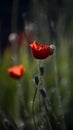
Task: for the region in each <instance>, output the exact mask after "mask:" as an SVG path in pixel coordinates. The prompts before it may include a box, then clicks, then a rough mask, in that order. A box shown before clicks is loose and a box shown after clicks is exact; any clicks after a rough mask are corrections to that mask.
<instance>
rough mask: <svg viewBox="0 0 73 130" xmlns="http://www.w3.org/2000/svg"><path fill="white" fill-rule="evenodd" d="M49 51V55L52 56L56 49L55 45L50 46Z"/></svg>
mask: <svg viewBox="0 0 73 130" xmlns="http://www.w3.org/2000/svg"><path fill="white" fill-rule="evenodd" d="M50 49H51V55H52V54H53V53H54V51H55V49H56V47H55V45H53V44H51V45H50Z"/></svg>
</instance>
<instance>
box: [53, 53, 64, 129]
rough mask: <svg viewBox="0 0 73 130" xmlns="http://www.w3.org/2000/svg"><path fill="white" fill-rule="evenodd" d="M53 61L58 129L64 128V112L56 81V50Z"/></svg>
mask: <svg viewBox="0 0 73 130" xmlns="http://www.w3.org/2000/svg"><path fill="white" fill-rule="evenodd" d="M53 62H54V74H55V89H56V94H55V95H56V98H57V101H58V116H59V120H60V121H59V123H60V130H66V126H65V121H64V114H63V110H62V104H61V96H60V92H59V83H58V73H57V65H56V51H55V52H54V55H53Z"/></svg>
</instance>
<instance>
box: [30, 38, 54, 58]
mask: <svg viewBox="0 0 73 130" xmlns="http://www.w3.org/2000/svg"><path fill="white" fill-rule="evenodd" d="M29 46H30V48H31V50H32V54H33V56H34V57H35V58H36V59H46V58H47V57H48V56H50V55H52V54H53V52H54V48H53V47H52V46H49V45H41V44H38V43H37V42H36V41H34V42H33V43H32V44H30V45H29Z"/></svg>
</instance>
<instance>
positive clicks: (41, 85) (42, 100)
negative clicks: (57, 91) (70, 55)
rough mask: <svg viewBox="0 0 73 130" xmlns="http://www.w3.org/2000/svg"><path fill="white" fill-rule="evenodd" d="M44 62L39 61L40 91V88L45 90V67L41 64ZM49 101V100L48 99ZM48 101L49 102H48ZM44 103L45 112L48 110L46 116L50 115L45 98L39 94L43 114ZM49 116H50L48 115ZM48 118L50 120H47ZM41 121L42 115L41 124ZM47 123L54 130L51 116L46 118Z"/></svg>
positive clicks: (50, 129)
mask: <svg viewBox="0 0 73 130" xmlns="http://www.w3.org/2000/svg"><path fill="white" fill-rule="evenodd" d="M41 62H42V61H41V60H39V80H40V83H39V89H40V88H43V86H44V79H43V76H44V67H43V65H42V63H41ZM46 99H47V98H46ZM46 101H47V100H46ZM42 103H43V104H44V107H45V110H46V114H48V111H47V110H48V109H47V106H46V102H45V100H44V97H43V96H42V97H41V95H40V93H39V111H40V113H41V108H42ZM48 115H49V114H48ZM47 117H48V118H47ZM41 119H42V115H41V114H40V122H41ZM46 121H47V124H48V125H49V130H52V126H51V123H50V118H49V116H46ZM41 125H42V122H41ZM41 125H40V130H41V129H42V128H41Z"/></svg>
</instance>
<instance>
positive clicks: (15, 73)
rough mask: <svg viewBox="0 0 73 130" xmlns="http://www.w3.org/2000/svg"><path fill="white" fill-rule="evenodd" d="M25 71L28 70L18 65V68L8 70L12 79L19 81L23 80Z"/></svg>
mask: <svg viewBox="0 0 73 130" xmlns="http://www.w3.org/2000/svg"><path fill="white" fill-rule="evenodd" d="M25 71H26V70H25V68H24V67H23V66H22V65H18V66H13V67H11V68H9V69H8V74H9V75H10V77H12V78H15V79H19V78H21V77H22V76H23V74H24V73H25Z"/></svg>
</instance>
